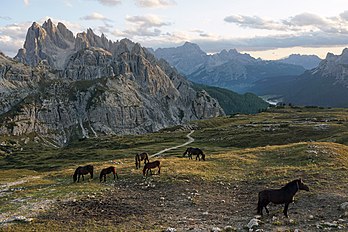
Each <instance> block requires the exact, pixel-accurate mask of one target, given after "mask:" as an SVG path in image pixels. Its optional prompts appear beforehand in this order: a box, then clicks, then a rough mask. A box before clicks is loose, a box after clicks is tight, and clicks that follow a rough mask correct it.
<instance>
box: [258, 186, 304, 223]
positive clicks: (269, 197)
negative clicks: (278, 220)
mask: <svg viewBox="0 0 348 232" xmlns="http://www.w3.org/2000/svg"><path fill="white" fill-rule="evenodd" d="M298 190H306V191H309V187H308V186H307V185H305V184H304V183H303V182H302V179H297V180H293V181H291V182H289V183H287V184H286V185H285V186H284V187H282V188H281V189H267V190H263V191H261V192H259V201H258V203H257V213H258V214H260V215H261V216H262V210H263V207H265V209H266V212H267V214H269V211H268V209H267V205H268V204H269V203H270V202H272V203H274V204H285V206H284V210H283V213H284V215H285V217H288V207H289V204H290V203H292V202H293V201H294V196H295V194H296V193H297V191H298Z"/></svg>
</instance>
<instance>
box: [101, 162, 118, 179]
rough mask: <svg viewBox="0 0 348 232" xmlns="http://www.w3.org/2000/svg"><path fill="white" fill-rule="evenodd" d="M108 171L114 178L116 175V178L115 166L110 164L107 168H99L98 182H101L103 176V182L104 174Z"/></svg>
mask: <svg viewBox="0 0 348 232" xmlns="http://www.w3.org/2000/svg"><path fill="white" fill-rule="evenodd" d="M110 173H113V174H114V180H115V179H116V177H117V179H118V175H117V172H116V168H115V167H113V166H110V167H108V168H104V169H102V170H101V172H100V176H99V179H100V182H102V180H103V177H104V182H105V181H106V174H110Z"/></svg>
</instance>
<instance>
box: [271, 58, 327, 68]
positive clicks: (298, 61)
mask: <svg viewBox="0 0 348 232" xmlns="http://www.w3.org/2000/svg"><path fill="white" fill-rule="evenodd" d="M278 61H279V62H282V63H286V64H293V65H300V66H302V67H304V68H305V69H307V70H309V69H313V68H316V67H317V66H318V65H319V63H320V62H321V61H322V59H320V58H319V57H318V56H316V55H300V54H292V55H290V56H289V57H286V58H283V59H280V60H278Z"/></svg>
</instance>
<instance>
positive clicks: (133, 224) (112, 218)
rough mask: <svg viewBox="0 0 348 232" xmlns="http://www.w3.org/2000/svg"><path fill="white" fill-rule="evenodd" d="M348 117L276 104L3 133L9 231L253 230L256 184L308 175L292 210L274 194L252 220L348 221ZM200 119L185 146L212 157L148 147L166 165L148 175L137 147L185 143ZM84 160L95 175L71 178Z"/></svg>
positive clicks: (300, 225)
mask: <svg viewBox="0 0 348 232" xmlns="http://www.w3.org/2000/svg"><path fill="white" fill-rule="evenodd" d="M347 127H348V111H347V110H346V109H335V108H332V109H331V108H318V107H312V108H311V107H292V108H291V107H277V108H270V109H269V110H267V111H266V112H262V113H259V114H255V115H243V114H236V115H233V116H221V117H216V118H212V119H207V120H199V121H192V122H189V123H187V124H185V125H182V126H175V127H169V128H166V129H163V130H161V131H159V132H156V133H149V134H147V135H122V136H100V137H98V138H89V139H84V140H80V141H79V140H76V141H73V142H72V143H71V144H69V145H68V146H66V147H63V148H54V147H51V146H49V145H48V144H45V143H43V142H41V141H40V142H38V141H32V140H29V142H27V143H25V141H26V138H25V136H24V137H22V136H18V137H16V136H11V137H8V136H2V137H1V147H2V149H1V150H2V153H1V156H0V177H1V178H0V179H1V183H0V186H1V190H0V204H1V205H2V207H1V211H0V221H1V230H4V231H28V230H39V231H40V230H44V229H45V228H50V229H51V230H52V231H58V230H59V231H62V230H64V231H66V230H71V231H80V230H93V231H166V230H167V229H169V228H175V229H176V230H177V231H212V230H214V229H216V227H218V228H220V229H221V230H224V231H248V230H249V229H248V228H247V224H248V223H249V221H250V220H251V219H253V218H255V215H256V202H257V193H258V192H259V191H261V190H263V189H266V188H280V187H281V186H283V185H285V184H286V183H287V182H289V181H291V180H293V179H296V178H302V179H303V181H304V183H306V184H307V185H308V186H309V187H310V191H309V192H305V191H300V192H298V193H297V195H296V196H295V203H294V204H291V205H290V207H289V218H285V217H284V216H283V214H282V206H279V205H271V206H270V208H269V209H270V215H269V216H267V215H264V216H263V217H262V218H258V220H261V221H259V225H258V226H255V227H253V229H254V231H255V230H257V229H263V230H264V231H294V230H295V229H298V230H300V231H323V230H331V231H332V230H333V231H336V230H341V231H344V230H345V229H346V228H348V219H347V215H348V213H347V211H346V210H347V209H344V208H343V209H341V208H340V206H341V204H342V203H344V202H347V201H348V191H347V189H348V188H347V187H348V186H347V185H348V182H347V180H348V179H347V178H348V172H347V170H348V147H347V145H348V133H347ZM192 130H194V132H193V133H192V134H191V137H193V138H194V139H195V141H194V142H193V143H191V144H190V145H188V146H192V147H199V148H201V149H202V150H204V152H205V154H206V161H200V162H199V161H196V160H194V159H193V160H189V159H188V158H187V157H182V154H183V152H184V150H185V149H186V147H188V146H185V147H181V148H178V149H173V150H170V151H167V152H165V153H163V154H162V156H160V157H154V158H150V161H151V160H156V159H158V160H160V161H161V163H162V168H161V174H160V175H153V176H149V177H147V178H144V177H143V176H142V172H141V169H135V165H134V156H135V154H136V153H140V152H144V151H146V152H148V153H149V154H150V155H152V154H155V153H157V152H159V151H161V150H163V149H165V148H169V147H174V146H177V145H180V144H183V143H185V142H187V140H188V138H187V137H186V135H187V134H188V133H189V132H190V131H192ZM4 150H7V151H9V150H11V152H5V151H4ZM86 164H92V165H94V167H95V177H94V179H93V180H90V178H89V175H86V176H85V181H82V182H80V183H73V182H72V174H73V172H74V169H75V168H76V167H77V166H80V165H86ZM111 165H112V166H115V167H116V170H117V172H118V175H119V177H120V178H119V180H116V181H113V180H112V178H111V176H108V177H107V181H106V183H99V178H98V175H99V171H100V170H101V168H105V167H108V166H111ZM142 166H143V164H142Z"/></svg>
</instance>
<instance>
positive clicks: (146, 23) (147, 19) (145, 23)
mask: <svg viewBox="0 0 348 232" xmlns="http://www.w3.org/2000/svg"><path fill="white" fill-rule="evenodd" d="M126 21H128V22H130V23H133V24H136V25H138V26H142V27H148V28H149V27H162V26H168V25H170V23H168V22H163V21H162V19H161V18H159V17H158V16H156V15H145V16H127V17H126Z"/></svg>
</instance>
